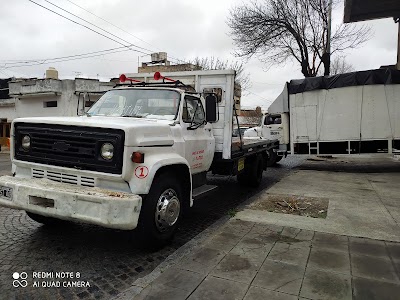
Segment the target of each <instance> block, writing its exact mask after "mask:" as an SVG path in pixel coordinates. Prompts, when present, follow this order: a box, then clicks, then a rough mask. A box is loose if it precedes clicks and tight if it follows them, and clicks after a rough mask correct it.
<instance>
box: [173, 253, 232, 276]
mask: <svg viewBox="0 0 400 300" xmlns="http://www.w3.org/2000/svg"><path fill="white" fill-rule="evenodd" d="M224 256H225V252H224V251H221V250H216V249H211V248H206V247H203V248H200V249H199V250H197V251H196V252H195V253H193V254H189V256H188V257H187V258H185V259H183V261H182V262H181V263H180V264H179V266H178V267H179V268H180V269H184V270H188V271H192V272H196V273H200V274H208V273H209V272H210V271H211V270H212V269H213V268H214V267H215V266H216V265H217V264H218V263H219V262H220V261H221V259H222V258H223V257H224Z"/></svg>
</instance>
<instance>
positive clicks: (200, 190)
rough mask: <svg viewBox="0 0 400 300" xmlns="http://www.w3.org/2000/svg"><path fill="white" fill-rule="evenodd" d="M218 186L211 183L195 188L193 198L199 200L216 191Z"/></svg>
mask: <svg viewBox="0 0 400 300" xmlns="http://www.w3.org/2000/svg"><path fill="white" fill-rule="evenodd" d="M217 188H218V186H216V185H209V184H205V185H202V186H199V187H197V188H195V189H194V190H193V199H194V200H198V199H200V198H203V197H205V196H207V195H208V194H210V193H211V192H214V191H215V190H216V189H217Z"/></svg>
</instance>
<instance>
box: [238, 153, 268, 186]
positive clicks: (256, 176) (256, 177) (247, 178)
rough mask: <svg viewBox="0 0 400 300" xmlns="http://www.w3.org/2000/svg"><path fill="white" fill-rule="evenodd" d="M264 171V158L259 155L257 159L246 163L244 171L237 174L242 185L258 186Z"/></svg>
mask: <svg viewBox="0 0 400 300" xmlns="http://www.w3.org/2000/svg"><path fill="white" fill-rule="evenodd" d="M263 171H264V163H263V158H262V156H261V155H257V156H256V157H255V159H253V160H252V161H250V162H249V163H245V168H244V171H243V172H242V173H240V174H238V175H237V180H238V182H239V183H240V184H242V185H245V186H250V187H258V186H259V185H260V184H261V181H262V174H263Z"/></svg>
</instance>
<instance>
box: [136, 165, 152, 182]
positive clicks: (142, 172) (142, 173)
mask: <svg viewBox="0 0 400 300" xmlns="http://www.w3.org/2000/svg"><path fill="white" fill-rule="evenodd" d="M147 175H149V169H148V168H147V167H144V166H139V167H137V168H136V169H135V176H136V177H137V178H139V179H144V178H146V177H147Z"/></svg>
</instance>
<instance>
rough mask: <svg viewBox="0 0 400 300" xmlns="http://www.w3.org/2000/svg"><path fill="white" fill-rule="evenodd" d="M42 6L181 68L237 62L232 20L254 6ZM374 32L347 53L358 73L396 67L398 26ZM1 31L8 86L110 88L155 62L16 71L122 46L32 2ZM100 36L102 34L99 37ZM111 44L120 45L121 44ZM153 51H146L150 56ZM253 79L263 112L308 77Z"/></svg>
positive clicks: (0, 69) (208, 1) (64, 2)
mask: <svg viewBox="0 0 400 300" xmlns="http://www.w3.org/2000/svg"><path fill="white" fill-rule="evenodd" d="M34 1H35V2H37V3H39V4H40V5H43V6H46V7H48V8H49V9H52V10H54V11H57V12H59V13H60V14H63V15H65V16H68V17H69V18H71V19H74V20H76V21H77V22H80V23H83V24H86V23H84V22H83V21H82V20H78V19H76V18H75V17H73V16H71V15H68V14H67V13H66V12H64V11H61V10H59V9H57V8H56V7H54V6H52V5H51V4H50V3H49V2H52V3H54V4H56V5H58V6H60V7H62V8H63V9H65V10H67V11H70V12H72V13H74V14H76V15H78V16H79V17H81V18H83V19H85V20H87V21H90V22H92V23H94V24H96V25H97V26H99V27H101V28H103V29H105V30H107V31H109V32H110V33H112V34H114V35H115V36H118V37H120V38H122V39H124V40H125V41H128V42H130V43H132V44H135V45H138V46H140V47H143V48H146V49H148V50H151V51H152V52H158V51H165V52H168V55H169V57H172V58H173V59H175V60H176V59H182V60H187V59H193V58H194V57H196V56H199V57H210V56H214V57H218V58H221V59H230V60H233V59H236V58H234V56H233V52H234V45H233V42H232V39H231V38H230V37H229V35H228V32H229V28H228V26H227V25H226V20H227V17H228V16H229V9H230V8H231V7H233V6H234V5H238V4H241V3H242V2H246V1H244V0H243V1H242V0H240V1H239V0H218V1H217V0H202V1H184V0H146V1H132V0H107V1H105V0H71V1H68V0H49V2H46V1H45V0H34ZM71 2H73V3H75V4H78V5H79V6H81V7H83V8H85V9H87V10H89V11H90V12H92V13H93V14H96V15H97V16H100V17H101V18H103V19H105V20H107V21H109V22H110V23H112V24H113V25H116V26H118V27H121V28H123V29H124V30H125V31H126V32H124V31H121V30H119V29H117V28H115V27H113V26H112V25H110V24H109V23H107V22H105V21H103V20H101V19H98V18H96V17H95V16H93V15H91V14H90V13H88V12H86V11H84V10H82V9H80V8H78V7H77V6H75V5H73V4H72V3H71ZM342 18H343V5H341V6H339V7H338V8H337V9H336V10H335V12H334V24H338V23H339V22H341V21H342ZM362 23H365V22H362ZM362 23H360V24H362ZM368 24H369V25H370V26H371V27H372V29H373V31H374V36H373V37H372V38H371V40H370V41H368V42H367V43H365V44H364V45H363V46H362V47H361V48H359V49H356V50H351V51H348V52H346V54H345V55H346V59H347V61H348V62H350V63H351V64H352V65H353V66H354V68H355V69H356V70H367V69H374V68H379V67H380V66H381V65H390V64H395V62H396V53H397V52H396V51H397V28H398V27H397V24H395V23H394V22H393V20H392V19H383V20H376V21H370V22H368ZM86 25H87V26H89V27H92V26H90V25H88V24H86ZM334 26H335V25H334ZM0 28H2V30H1V33H0V35H1V41H2V42H1V47H0V78H7V77H10V76H16V77H38V78H42V77H43V75H44V73H45V70H46V69H47V68H48V67H55V68H56V69H57V70H58V72H59V77H60V78H61V79H62V78H73V77H75V76H76V75H78V76H79V77H90V78H99V79H103V80H107V79H109V78H111V77H117V76H118V75H119V74H121V73H132V72H136V71H137V63H138V57H139V60H140V61H149V59H150V58H149V56H148V55H144V56H143V53H138V52H133V51H124V52H119V53H112V54H107V55H102V56H98V57H92V58H87V59H80V60H73V61H64V62H57V63H54V62H53V63H49V62H46V61H41V62H40V63H41V64H40V65H34V66H18V67H15V63H16V62H15V61H13V60H35V59H49V58H56V57H65V56H69V55H75V54H84V53H89V52H95V51H100V50H107V49H112V48H118V47H122V46H121V44H118V43H117V42H115V41H111V40H109V39H107V38H105V37H103V36H101V35H98V34H96V33H94V32H92V31H90V30H88V29H86V28H84V27H81V26H79V25H77V24H74V23H72V22H71V21H68V20H65V19H63V18H62V17H60V16H57V15H55V14H54V13H52V12H50V11H48V10H45V9H44V8H42V7H39V6H38V5H36V4H34V3H32V2H30V1H28V0H13V1H7V5H2V8H1V10H0ZM92 28H93V27H92ZM93 29H94V30H96V31H99V32H100V30H99V29H96V28H93ZM127 32H128V33H129V34H128V33H127ZM103 34H106V33H104V32H103ZM106 35H107V34H106ZM111 38H113V39H115V40H117V38H116V37H114V36H111ZM121 42H122V41H121ZM122 43H124V42H122ZM125 44H126V43H125ZM148 50H142V51H144V52H146V53H148V52H149V51H148ZM10 63H14V65H12V64H10ZM31 64H32V63H31ZM246 71H247V72H248V73H249V74H250V79H251V84H252V86H251V88H250V89H249V91H248V92H247V93H245V95H244V96H243V97H242V106H244V107H255V106H256V105H260V106H262V108H263V109H267V108H268V106H269V104H270V103H271V102H272V101H273V100H274V99H275V97H276V96H277V95H279V93H280V92H281V91H282V89H283V86H284V83H285V82H286V81H289V80H290V79H296V78H302V77H303V76H302V74H301V73H300V71H299V66H298V65H297V64H294V63H290V62H288V63H287V64H286V65H281V66H276V67H271V68H269V69H266V68H265V67H264V66H263V64H262V63H261V62H260V61H259V60H258V59H257V58H253V59H251V60H250V61H249V62H248V63H247V64H246Z"/></svg>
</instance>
